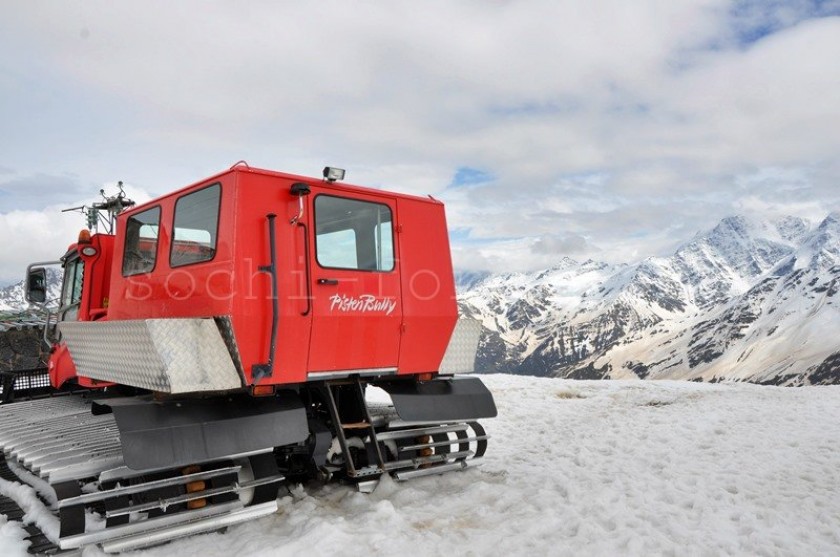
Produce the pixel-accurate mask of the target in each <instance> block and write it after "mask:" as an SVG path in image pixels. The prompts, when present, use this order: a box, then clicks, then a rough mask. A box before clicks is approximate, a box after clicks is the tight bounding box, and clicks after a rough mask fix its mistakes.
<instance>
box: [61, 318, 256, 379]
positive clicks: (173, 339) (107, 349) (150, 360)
mask: <svg viewBox="0 0 840 557" xmlns="http://www.w3.org/2000/svg"><path fill="white" fill-rule="evenodd" d="M59 329H60V331H61V334H62V336H63V339H64V340H65V341H66V342H67V346H68V348H69V349H70V355H71V356H72V357H73V362H74V363H75V364H76V369H77V371H78V373H79V375H84V376H86V377H90V378H92V379H98V380H100V381H113V382H115V383H120V384H122V385H131V386H134V387H139V388H141V389H149V390H152V391H160V392H165V393H173V394H177V393H191V392H197V391H224V390H229V389H237V388H239V387H241V386H242V381H241V379H240V376H239V373H238V372H237V370H236V367H235V365H234V363H233V361H232V360H231V357H230V352H228V349H227V347H226V346H225V342H224V340H223V339H222V335H221V333H220V332H219V328H218V327H217V326H216V323H215V322H214V320H213V319H141V320H129V321H94V322H81V321H67V322H62V323H60V324H59Z"/></svg>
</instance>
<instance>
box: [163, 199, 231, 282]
mask: <svg viewBox="0 0 840 557" xmlns="http://www.w3.org/2000/svg"><path fill="white" fill-rule="evenodd" d="M221 194H222V186H221V185H220V184H213V185H212V186H209V187H206V188H204V189H200V190H198V191H194V192H192V193H188V194H187V195H185V196H183V197H181V198H179V199H178V201H176V202H175V224H174V228H173V230H174V232H173V237H172V250H171V252H170V253H169V265H170V267H180V266H182V265H190V264H191V263H200V262H201V261H210V260H211V259H213V257H215V255H216V239H217V232H218V230H219V203H220V201H221Z"/></svg>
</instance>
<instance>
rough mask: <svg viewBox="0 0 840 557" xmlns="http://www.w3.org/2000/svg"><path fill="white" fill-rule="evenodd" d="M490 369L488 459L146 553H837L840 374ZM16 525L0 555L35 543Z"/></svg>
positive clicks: (314, 489) (3, 538) (330, 488)
mask: <svg viewBox="0 0 840 557" xmlns="http://www.w3.org/2000/svg"><path fill="white" fill-rule="evenodd" d="M483 379H484V380H485V381H486V383H487V384H488V386H489V387H490V388H491V390H492V391H493V393H494V395H495V397H496V402H497V405H498V408H499V417H498V418H495V419H489V420H484V421H483V423H484V425H485V426H486V428H487V431H488V433H489V434H490V435H492V439H491V441H490V448H489V450H488V454H487V455H486V457H485V463H484V465H483V466H481V467H478V468H475V469H471V470H467V471H465V472H457V473H450V474H447V475H444V476H439V477H427V478H419V479H416V480H412V481H410V482H408V483H396V482H394V481H392V480H390V479H388V480H385V481H383V482H382V483H381V484H380V486H379V487H378V489H377V490H376V491H375V492H374V493H373V494H370V495H364V494H361V493H358V492H356V491H355V490H353V489H352V488H350V487H348V486H343V485H337V484H330V485H327V486H317V485H307V486H300V485H295V486H291V488H290V490H289V491H288V492H286V493H283V494H282V495H281V497H280V499H279V504H280V509H279V511H278V513H277V514H276V515H273V516H271V517H266V518H264V519H261V520H258V521H255V522H253V523H249V524H244V525H239V526H235V527H232V528H230V529H229V530H228V531H227V532H226V533H224V534H221V533H214V534H207V535H203V536H197V537H193V538H189V539H185V540H179V541H175V542H173V543H170V544H168V545H165V546H161V547H157V548H152V549H148V550H144V551H139V552H136V553H133V554H131V555H133V556H136V557H164V556H169V555H179V556H180V557H193V556H196V557H198V556H200V557H214V556H219V557H221V556H225V557H227V556H229V555H239V556H245V555H248V556H252V555H253V556H268V555H279V556H282V555H290V556H291V555H300V554H306V555H316V556H317V555H325V556H326V555H331V556H333V555H338V556H341V555H360V554H370V555H393V554H409V555H570V556H571V555H649V554H655V555H722V554H724V555H832V554H837V553H838V548H840V427H838V426H837V424H838V422H840V387H801V388H781V387H762V386H756V385H749V384H717V385H710V384H701V383H690V382H670V381H646V382H642V381H600V382H590V381H569V380H561V379H546V378H533V377H516V376H509V375H494V376H484V377H483ZM12 527H16V528H20V527H19V526H17V525H14V524H11V523H9V524H2V523H0V555H4V556H7V555H8V556H13V555H22V549H21V543H20V536H19V534H18V533H17V532H16V531H15V530H14V529H13V528H12ZM84 555H85V556H86V557H100V556H101V555H102V552H101V551H100V550H98V549H95V548H88V549H86V550H85V551H84Z"/></svg>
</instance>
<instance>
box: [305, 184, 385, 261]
mask: <svg viewBox="0 0 840 557" xmlns="http://www.w3.org/2000/svg"><path fill="white" fill-rule="evenodd" d="M315 254H316V257H317V259H318V264H319V265H321V267H331V268H337V269H354V270H362V271H392V270H393V269H394V236H393V216H392V215H391V209H390V207H388V206H387V205H383V204H381V203H370V202H368V201H359V200H356V199H345V198H343V197H333V196H330V195H319V196H318V197H316V198H315Z"/></svg>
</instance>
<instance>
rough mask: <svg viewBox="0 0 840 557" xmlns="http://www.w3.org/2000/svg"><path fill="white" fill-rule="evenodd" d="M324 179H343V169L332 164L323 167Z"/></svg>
mask: <svg viewBox="0 0 840 557" xmlns="http://www.w3.org/2000/svg"><path fill="white" fill-rule="evenodd" d="M324 179H325V180H326V181H327V182H335V181H336V180H344V169H343V168H335V167H333V166H325V167H324Z"/></svg>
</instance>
